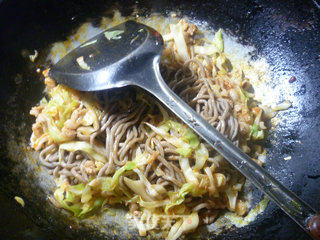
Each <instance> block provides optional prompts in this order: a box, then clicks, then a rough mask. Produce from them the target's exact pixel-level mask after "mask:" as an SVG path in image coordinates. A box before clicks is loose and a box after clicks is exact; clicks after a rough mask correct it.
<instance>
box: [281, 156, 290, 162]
mask: <svg viewBox="0 0 320 240" xmlns="http://www.w3.org/2000/svg"><path fill="white" fill-rule="evenodd" d="M291 158H292V157H291V156H288V157H285V158H283V159H284V160H285V161H288V160H290V159H291Z"/></svg>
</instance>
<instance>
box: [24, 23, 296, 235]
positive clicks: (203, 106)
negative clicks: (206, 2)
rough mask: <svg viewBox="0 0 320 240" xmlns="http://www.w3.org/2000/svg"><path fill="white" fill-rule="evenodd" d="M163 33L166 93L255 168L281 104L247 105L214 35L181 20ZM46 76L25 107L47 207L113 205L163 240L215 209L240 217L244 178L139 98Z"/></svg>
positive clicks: (248, 98)
mask: <svg viewBox="0 0 320 240" xmlns="http://www.w3.org/2000/svg"><path fill="white" fill-rule="evenodd" d="M164 29H165V30H164V35H163V38H164V41H165V50H164V52H163V56H162V59H161V65H162V66H161V68H162V75H163V77H164V79H165V80H166V81H167V83H168V85H169V86H170V88H171V89H172V90H174V91H175V92H176V93H177V94H178V95H179V96H180V97H181V98H182V99H183V100H184V101H185V102H187V103H188V104H189V105H190V106H191V107H192V108H194V110H196V112H197V113H199V114H200V115H201V116H202V117H203V118H204V119H205V120H206V121H207V122H209V123H210V124H211V125H212V126H214V127H215V128H216V129H217V130H218V131H219V132H220V133H222V134H223V135H225V136H226V137H227V138H228V139H230V140H231V141H232V142H233V143H234V144H235V145H237V146H238V147H239V148H240V149H241V150H243V151H244V152H245V153H248V154H249V155H250V156H251V157H252V159H253V160H254V161H256V162H257V163H258V164H259V165H262V164H263V162H264V161H265V158H266V151H265V149H264V146H263V143H262V142H263V141H262V140H263V139H264V138H265V132H266V130H267V127H266V124H265V121H267V120H268V119H271V118H272V117H274V116H275V113H276V112H275V111H276V110H282V109H286V108H288V107H290V103H289V102H284V103H283V104H280V105H278V106H277V108H275V109H274V110H272V109H271V108H268V107H266V106H264V105H263V104H261V103H260V102H258V101H257V100H256V98H255V94H254V89H253V85H252V84H251V82H250V78H248V77H247V76H246V74H245V71H244V68H250V66H249V64H248V63H242V64H238V63H236V62H233V59H231V58H229V57H228V55H227V54H226V53H225V45H224V39H223V34H222V30H221V29H220V30H219V31H217V32H216V33H215V35H214V37H213V38H212V39H208V38H207V37H205V36H204V35H203V34H202V32H201V31H200V30H199V29H198V27H197V26H196V25H195V24H192V23H190V22H188V21H186V20H185V19H181V20H180V21H179V22H177V23H171V24H168V26H166V27H165V28H164ZM120 34H121V33H119V32H118V33H114V35H112V36H111V35H110V36H109V37H115V38H116V37H119V36H118V35H120ZM77 62H78V63H79V65H80V66H83V67H84V68H85V67H87V66H86V65H85V62H83V59H82V60H81V59H79V61H78V59H77ZM48 72H49V69H47V70H45V71H44V72H43V75H44V77H45V80H44V81H45V84H46V96H45V97H44V98H43V99H42V100H41V101H40V104H39V105H37V106H35V107H33V108H32V109H31V111H30V114H32V115H34V116H35V117H36V121H35V123H34V124H33V126H32V130H33V133H32V136H31V146H32V147H33V148H34V149H35V150H36V151H38V152H39V161H40V163H41V164H42V165H43V166H44V167H45V168H47V169H48V173H49V174H51V175H53V177H54V180H55V183H56V190H55V192H54V194H53V196H51V197H50V199H51V201H52V203H53V204H54V205H55V206H57V207H59V208H63V209H65V210H67V211H68V212H70V213H72V214H73V215H74V216H75V217H79V218H85V217H90V216H92V215H94V214H96V213H98V212H101V211H102V212H103V211H104V210H106V209H109V208H112V207H114V206H116V205H119V204H121V205H124V206H126V207H127V208H128V214H127V216H128V218H129V219H131V220H132V221H133V222H134V223H135V225H136V227H137V228H138V231H139V234H140V235H141V236H146V234H147V232H148V231H151V230H159V229H160V230H162V231H167V232H168V234H167V239H177V238H179V237H180V236H181V235H183V234H185V233H188V232H191V231H194V230H195V229H196V228H197V227H198V226H199V225H202V224H211V223H213V222H214V221H215V220H216V218H217V217H218V215H219V214H220V213H221V211H225V210H227V211H230V212H234V213H236V215H237V216H245V215H246V214H247V213H248V210H249V204H250V199H249V198H247V196H245V195H244V194H241V192H242V189H243V186H244V183H245V178H244V177H243V176H242V175H241V174H240V173H239V172H238V171H236V170H235V169H234V168H233V167H232V166H231V165H230V164H229V163H228V162H227V161H226V160H225V159H224V158H223V157H222V156H221V155H220V154H218V153H217V152H216V151H215V150H213V149H212V148H211V147H210V146H209V145H208V144H207V143H205V142H204V141H203V140H202V139H200V138H199V137H198V136H197V135H196V134H195V133H194V132H193V131H192V130H191V129H189V128H188V127H187V126H186V125H185V124H183V123H182V122H181V121H180V120H178V119H177V118H176V117H175V116H174V115H173V114H172V113H171V112H170V111H168V110H167V109H166V108H165V107H163V106H162V105H161V104H160V103H158V102H157V101H156V100H155V99H154V98H152V97H151V96H149V95H148V94H147V93H146V92H144V91H142V90H138V89H131V91H129V90H125V89H122V90H121V91H113V92H111V91H109V92H103V93H101V92H100V93H90V94H89V93H83V92H79V91H76V90H73V89H71V88H69V87H66V86H63V85H59V84H57V83H56V81H55V79H52V78H50V77H49V75H48ZM256 76H258V78H259V77H260V75H259V74H257V75H256ZM258 80H259V79H258ZM264 202H265V201H264Z"/></svg>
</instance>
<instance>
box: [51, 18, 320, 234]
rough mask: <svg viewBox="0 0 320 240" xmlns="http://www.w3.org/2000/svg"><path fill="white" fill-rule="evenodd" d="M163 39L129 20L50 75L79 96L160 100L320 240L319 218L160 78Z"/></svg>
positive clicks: (68, 58) (70, 56)
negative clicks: (120, 93) (101, 93)
mask: <svg viewBox="0 0 320 240" xmlns="http://www.w3.org/2000/svg"><path fill="white" fill-rule="evenodd" d="M162 50H163V40H162V37H161V35H160V34H159V33H158V32H157V31H155V30H154V29H152V28H150V27H148V26H146V25H143V24H140V23H137V22H134V21H127V22H124V23H122V24H120V25H118V26H115V27H113V28H111V29H109V30H107V31H105V32H103V33H100V34H98V35H97V36H95V37H93V38H92V39H90V40H88V41H87V42H85V43H84V44H82V45H81V46H79V47H78V48H76V49H74V50H73V51H71V52H70V53H69V54H67V55H66V56H65V57H63V58H62V59H61V60H60V61H59V62H58V63H57V64H56V65H54V66H53V67H52V68H51V70H50V72H49V74H50V76H51V77H52V78H53V79H55V80H56V81H57V82H59V83H61V84H65V85H67V86H69V87H71V88H75V89H77V90H80V91H97V90H105V89H112V88H119V87H124V86H128V85H134V86H138V87H141V88H143V89H145V90H147V91H148V92H149V93H151V94H152V95H154V96H155V97H156V98H158V99H159V100H160V101H161V102H162V103H163V104H164V105H166V106H167V107H168V108H169V109H170V110H171V111H172V112H173V113H175V114H176V115H177V116H178V117H179V118H180V119H181V120H182V121H183V122H185V123H186V124H187V125H188V126H189V127H190V128H192V129H193V130H194V131H195V132H196V133H197V134H198V135H199V136H201V137H202V138H203V139H204V140H205V141H206V142H207V143H208V144H210V145H211V146H212V147H213V148H214V149H216V150H217V151H218V152H219V153H220V154H221V155H222V156H223V157H224V158H226V159H227V160H228V161H229V162H230V163H231V164H232V165H233V166H234V167H235V168H236V169H238V170H239V171H240V172H241V173H242V174H243V175H244V176H246V177H247V178H248V179H249V180H250V181H251V182H252V183H253V184H254V185H255V186H256V187H258V188H259V189H260V190H261V191H263V192H264V193H265V194H266V195H267V196H268V197H269V198H271V199H272V200H273V201H274V202H275V203H276V204H277V205H278V206H279V207H280V208H281V209H282V210H283V211H284V212H285V213H286V214H288V215H289V216H290V217H291V218H292V219H293V220H294V221H295V222H296V223H297V224H299V226H300V227H301V228H303V229H304V230H305V231H306V232H307V233H308V234H309V235H310V236H311V237H313V238H314V239H320V215H319V213H317V212H316V211H315V210H314V209H312V208H311V207H310V206H309V205H308V204H307V203H305V202H304V201H303V200H301V199H300V198H298V197H297V196H296V195H295V194H294V193H293V192H291V191H290V190H288V189H287V188H286V187H284V186H283V185H282V184H281V183H280V182H278V181H277V180H276V179H275V178H273V177H272V176H271V175H270V174H269V173H268V172H266V171H265V170H264V169H263V168H262V167H260V166H259V165H258V164H257V163H255V162H254V161H252V159H251V158H250V157H249V156H248V155H246V154H245V153H243V152H242V151H241V150H240V149H239V148H238V147H236V146H235V145H234V144H233V143H232V142H231V141H229V140H228V139H227V138H226V137H225V136H223V135H222V134H221V133H219V132H218V131H217V130H216V129H215V128H214V127H213V126H211V125H210V124H209V123H207V122H206V121H205V120H204V119H203V118H202V117H201V116H200V115H199V114H198V113H196V112H195V111H194V110H193V109H192V108H191V107H190V106H189V105H187V104H186V103H185V102H184V101H183V100H181V99H180V98H179V97H178V96H177V95H176V94H175V93H174V92H173V91H171V89H169V87H168V86H167V85H166V83H165V82H164V80H163V79H162V77H161V74H160V71H159V62H160V57H161V53H162Z"/></svg>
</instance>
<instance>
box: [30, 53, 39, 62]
mask: <svg viewBox="0 0 320 240" xmlns="http://www.w3.org/2000/svg"><path fill="white" fill-rule="evenodd" d="M38 55H39V53H38V51H37V50H34V54H33V55H29V58H30V60H31V62H34V61H35V60H36V58H37V57H38Z"/></svg>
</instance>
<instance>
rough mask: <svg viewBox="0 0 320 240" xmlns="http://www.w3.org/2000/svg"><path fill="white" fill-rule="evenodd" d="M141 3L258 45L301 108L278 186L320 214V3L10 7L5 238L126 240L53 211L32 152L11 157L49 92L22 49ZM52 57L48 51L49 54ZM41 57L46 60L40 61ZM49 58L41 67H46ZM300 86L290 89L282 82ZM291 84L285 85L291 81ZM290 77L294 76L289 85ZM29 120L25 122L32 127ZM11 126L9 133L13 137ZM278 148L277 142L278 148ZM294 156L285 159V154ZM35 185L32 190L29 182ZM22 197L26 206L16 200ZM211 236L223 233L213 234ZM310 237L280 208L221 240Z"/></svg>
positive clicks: (2, 45) (5, 18) (2, 150)
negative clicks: (31, 168)
mask: <svg viewBox="0 0 320 240" xmlns="http://www.w3.org/2000/svg"><path fill="white" fill-rule="evenodd" d="M134 5H136V6H138V9H140V10H139V11H140V14H141V15H146V14H148V13H150V11H160V12H163V13H166V12H168V11H170V10H175V11H179V10H180V11H181V13H182V14H186V15H188V16H190V17H191V18H196V19H203V20H205V21H207V22H209V23H212V25H213V26H214V27H215V28H217V26H218V27H221V28H223V29H225V30H226V31H227V32H228V33H229V34H231V35H234V36H237V37H238V38H239V40H240V41H241V42H242V43H244V44H250V45H253V46H255V47H256V49H257V51H256V53H255V54H254V56H253V57H257V56H263V57H265V58H266V59H267V60H268V62H269V64H270V65H271V67H272V70H273V72H274V76H273V77H274V87H275V88H276V89H281V94H282V96H283V99H286V97H288V96H294V97H295V98H294V102H293V107H292V108H290V109H289V110H288V111H285V112H283V113H281V114H280V116H282V118H283V122H282V123H281V124H280V125H279V127H278V129H277V131H276V133H274V134H273V133H272V134H270V136H269V138H268V141H267V142H266V145H267V148H268V154H269V156H270V159H269V160H268V162H267V164H266V168H267V169H268V171H270V172H271V174H273V175H274V176H275V177H276V178H277V179H278V180H280V181H281V182H282V183H283V184H285V185H286V186H288V187H289V188H290V189H291V190H293V191H294V192H295V193H296V194H297V195H298V196H300V197H301V198H303V199H304V200H305V201H306V202H307V203H309V204H310V205H311V206H313V207H314V208H315V209H317V210H318V211H319V210H320V150H319V146H320V140H319V136H320V96H319V95H320V64H319V63H320V49H319V48H320V40H319V37H320V27H319V26H320V25H319V21H320V18H319V5H317V3H316V2H313V1H311V0H305V1H259V0H242V1H240V0H239V1H231V0H226V1H223V0H217V1H212V0H208V1H169V0H162V1H131V0H129V1H118V2H117V3H116V4H114V3H113V2H112V1H102V0H98V1H84V0H80V1H76V0H75V1H44V0H39V1H35V0H30V1H22V0H21V1H18V0H8V1H0V82H1V87H0V120H1V121H0V123H1V126H0V130H1V131H0V133H1V135H2V136H1V139H0V239H117V237H116V236H111V235H109V237H108V236H102V235H101V234H99V233H97V231H91V230H88V229H85V228H83V227H79V228H72V227H71V228H70V227H69V225H70V222H69V221H68V220H66V219H64V218H63V217H61V216H60V215H59V213H58V211H55V210H54V209H52V210H48V209H47V208H45V206H46V207H47V206H48V203H46V202H45V196H44V193H43V192H42V191H41V190H39V189H38V188H37V185H36V183H34V182H33V181H32V180H33V175H32V174H31V173H29V172H27V170H26V169H24V168H23V166H21V167H19V168H18V169H19V170H18V171H14V172H13V171H12V169H13V168H15V167H16V166H19V159H22V158H24V157H25V156H24V155H23V153H21V154H17V157H16V158H15V159H12V157H9V156H8V145H7V140H8V139H13V140H14V141H16V142H17V143H19V142H20V141H21V138H23V139H28V138H29V136H30V133H31V128H30V126H31V123H32V121H33V119H32V118H31V117H30V116H29V115H28V112H29V109H30V107H31V106H32V105H35V104H36V103H37V102H38V101H39V99H40V96H41V95H42V93H41V91H42V89H43V85H42V84H41V83H40V81H39V80H38V79H39V76H38V75H36V74H35V68H36V65H30V62H29V60H28V59H27V58H25V57H23V56H22V55H23V54H21V51H22V50H23V49H24V50H27V51H30V53H32V51H33V49H38V50H39V49H45V48H47V47H48V45H49V44H50V43H52V42H55V41H61V40H63V39H65V38H66V37H67V36H68V35H69V34H71V33H72V30H73V29H75V28H76V27H77V26H79V25H80V24H81V23H83V22H84V21H86V20H87V19H91V20H93V21H95V22H97V23H98V22H99V18H97V16H101V15H102V14H104V13H105V11H106V10H107V9H109V8H111V7H114V6H116V7H117V8H119V9H120V10H121V12H122V13H123V14H124V15H126V14H130V13H131V11H132V7H133V6H134ZM42 53H43V54H45V50H43V51H42ZM40 59H41V58H40ZM39 61H40V60H39ZM291 76H295V77H296V78H297V81H296V82H294V83H292V84H290V85H289V87H288V84H287V82H286V83H284V82H280V81H279V79H286V78H287V80H286V81H288V80H289V78H290V77H291ZM281 77H282V78H281ZM283 77H286V78H283ZM22 123H23V124H22ZM8 129H9V130H8ZM273 141H275V142H276V144H274V142H273ZM287 155H291V156H292V160H290V161H288V162H285V161H283V157H284V156H287ZM21 180H24V182H25V184H26V186H28V187H30V189H31V191H30V190H29V191H28V192H26V190H25V188H24V185H21ZM16 195H17V196H22V197H23V198H24V199H25V201H26V203H27V204H26V207H25V208H21V207H20V205H18V204H17V203H16V202H15V201H14V200H13V197H14V196H16ZM203 236H204V238H205V239H207V238H208V237H212V239H217V238H216V237H214V236H209V235H208V234H204V235H203ZM307 238H308V237H307V236H306V235H305V234H304V233H303V231H302V230H300V229H299V227H298V226H297V225H296V224H295V223H294V222H293V221H292V220H291V219H289V217H287V216H286V215H285V214H284V213H283V212H281V211H280V210H279V209H278V208H277V207H276V206H275V205H274V204H273V203H271V204H269V207H268V209H267V211H266V212H265V214H263V215H261V216H259V217H258V218H257V220H256V221H255V223H254V224H251V225H250V226H248V227H245V228H241V229H235V230H233V231H231V232H225V233H223V234H222V235H221V236H220V237H218V239H307Z"/></svg>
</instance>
